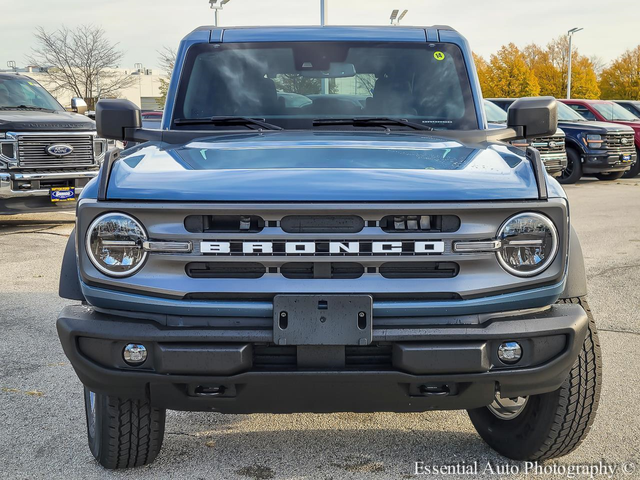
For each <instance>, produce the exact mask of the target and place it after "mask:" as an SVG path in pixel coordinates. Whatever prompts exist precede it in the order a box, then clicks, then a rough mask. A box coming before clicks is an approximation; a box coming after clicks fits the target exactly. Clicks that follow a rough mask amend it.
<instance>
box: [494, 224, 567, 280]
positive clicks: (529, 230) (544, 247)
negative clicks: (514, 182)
mask: <svg viewBox="0 0 640 480" xmlns="http://www.w3.org/2000/svg"><path fill="white" fill-rule="evenodd" d="M497 238H498V240H500V242H501V248H500V250H499V251H498V252H497V256H498V261H499V262H500V265H502V268H504V269H505V270H506V271H507V272H509V273H511V274H513V275H517V276H519V277H532V276H534V275H538V274H540V273H542V272H543V271H544V270H545V269H546V268H547V267H548V266H549V265H551V262H553V260H554V259H555V257H556V254H557V253H558V231H557V230H556V227H555V225H554V224H553V222H552V221H551V220H550V219H549V218H548V217H546V216H544V215H541V214H539V213H520V214H518V215H515V216H513V217H511V218H510V219H509V220H507V221H506V222H505V223H504V224H503V225H502V227H501V228H500V230H499V231H498V237H497Z"/></svg>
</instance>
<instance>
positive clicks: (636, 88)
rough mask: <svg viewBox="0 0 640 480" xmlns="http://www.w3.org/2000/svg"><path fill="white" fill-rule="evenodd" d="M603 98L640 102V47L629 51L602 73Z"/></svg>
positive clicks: (601, 87)
mask: <svg viewBox="0 0 640 480" xmlns="http://www.w3.org/2000/svg"><path fill="white" fill-rule="evenodd" d="M600 89H601V90H602V98H606V99H617V100H640V45H638V46H637V47H636V48H634V49H632V50H627V51H626V52H624V53H623V54H622V55H620V56H619V57H618V58H616V59H615V60H614V61H613V62H611V65H610V66H609V67H608V68H605V69H604V70H603V71H602V75H601V78H600Z"/></svg>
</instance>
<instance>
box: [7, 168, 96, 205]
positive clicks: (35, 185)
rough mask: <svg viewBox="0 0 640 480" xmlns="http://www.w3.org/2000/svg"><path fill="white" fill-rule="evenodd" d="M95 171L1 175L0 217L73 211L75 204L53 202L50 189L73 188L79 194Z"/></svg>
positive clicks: (94, 175)
mask: <svg viewBox="0 0 640 480" xmlns="http://www.w3.org/2000/svg"><path fill="white" fill-rule="evenodd" d="M98 172H99V171H98V170H84V171H56V172H37V173H27V172H20V173H18V172H0V215H3V214H4V215H11V214H19V213H32V212H42V211H50V210H57V209H64V208H75V205H76V204H75V202H62V203H54V202H51V200H50V189H51V188H52V187H74V188H75V190H76V195H78V194H79V193H80V192H81V191H82V189H83V188H84V187H85V185H86V184H87V183H89V181H90V180H91V179H92V178H94V177H96V176H97V175H98Z"/></svg>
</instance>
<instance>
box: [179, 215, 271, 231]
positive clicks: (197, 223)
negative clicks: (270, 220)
mask: <svg viewBox="0 0 640 480" xmlns="http://www.w3.org/2000/svg"><path fill="white" fill-rule="evenodd" d="M264 227H265V222H264V220H263V219H262V218H261V217H258V216H256V215H189V216H188V217H187V218H185V220H184V228H186V229H187V231H188V232H191V233H259V232H261V231H262V229H263V228H264Z"/></svg>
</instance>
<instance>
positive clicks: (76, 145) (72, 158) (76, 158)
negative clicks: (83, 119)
mask: <svg viewBox="0 0 640 480" xmlns="http://www.w3.org/2000/svg"><path fill="white" fill-rule="evenodd" d="M95 138H96V137H95V134H93V133H91V132H82V133H77V134H59V133H38V134H25V133H19V134H16V140H17V143H16V157H17V162H18V163H17V166H18V168H33V169H53V168H55V169H66V168H83V167H84V168H87V167H95V166H97V161H96V155H95V151H94V141H95ZM56 144H64V145H70V146H71V147H73V152H71V153H70V154H68V155H65V156H56V155H51V154H50V153H48V152H47V148H48V147H50V146H52V145H56Z"/></svg>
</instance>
